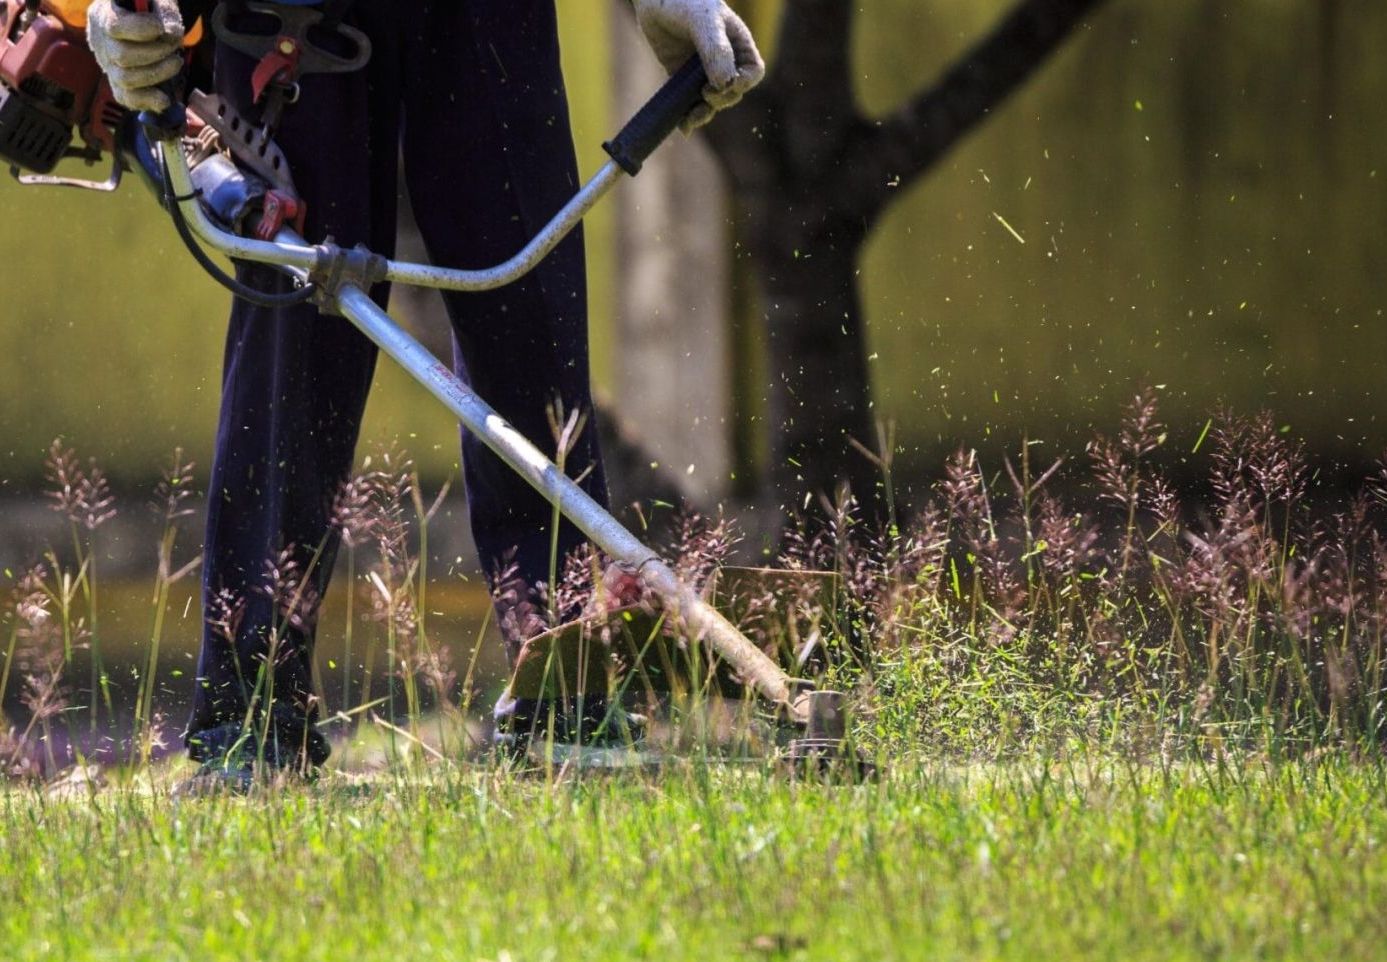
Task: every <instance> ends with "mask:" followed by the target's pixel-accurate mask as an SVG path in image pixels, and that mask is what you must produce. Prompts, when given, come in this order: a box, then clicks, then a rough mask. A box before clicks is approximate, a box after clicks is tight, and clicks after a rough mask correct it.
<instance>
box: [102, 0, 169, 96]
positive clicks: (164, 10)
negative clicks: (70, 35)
mask: <svg viewBox="0 0 1387 962" xmlns="http://www.w3.org/2000/svg"><path fill="white" fill-rule="evenodd" d="M87 43H88V44H89V45H90V46H91V49H92V53H93V54H95V55H96V62H97V63H99V64H100V65H101V69H102V71H104V72H105V74H106V77H107V79H108V80H110V81H111V93H112V94H114V95H115V98H116V102H117V103H119V104H120V105H121V106H122V107H127V108H129V109H130V110H151V111H154V112H155V113H158V112H159V111H161V110H164V109H165V108H166V107H168V106H169V97H168V94H166V93H164V92H163V91H162V90H160V89H159V85H160V84H162V83H164V82H165V81H166V80H172V79H173V78H174V77H176V76H178V73H179V71H181V70H182V69H183V55H182V53H181V49H182V45H183V18H182V16H181V15H180V14H179V12H178V3H177V2H176V0H152V2H151V4H150V12H149V13H132V12H131V11H129V10H122V9H121V8H120V7H118V6H116V5H115V3H114V2H113V0H96V2H95V3H93V4H92V5H91V7H89V8H88V10H87Z"/></svg>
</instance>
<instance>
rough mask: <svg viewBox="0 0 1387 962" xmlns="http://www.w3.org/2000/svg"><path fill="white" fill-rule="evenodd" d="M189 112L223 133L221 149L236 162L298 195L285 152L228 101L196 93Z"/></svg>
mask: <svg viewBox="0 0 1387 962" xmlns="http://www.w3.org/2000/svg"><path fill="white" fill-rule="evenodd" d="M188 110H189V111H190V112H192V113H193V114H194V115H196V116H197V118H198V119H199V120H201V121H202V122H203V123H205V124H206V125H207V126H209V127H211V128H212V129H213V130H215V131H216V132H217V133H219V134H221V140H222V146H223V147H225V148H226V149H227V150H229V151H231V153H232V155H233V156H234V157H235V158H236V159H237V160H239V161H240V162H241V163H243V164H245V165H246V166H247V167H249V168H250V169H251V170H253V171H255V173H257V174H259V175H260V176H261V177H262V178H264V179H265V180H266V181H268V182H269V183H270V184H271V185H273V186H275V187H277V188H279V189H280V190H284V191H287V192H288V193H290V194H293V195H294V196H298V192H297V191H296V190H295V189H294V178H293V176H292V175H291V174H290V173H289V160H288V158H287V157H285V156H284V151H282V150H281V149H280V148H279V145H278V144H276V143H275V142H274V141H273V140H271V139H270V136H269V134H268V133H266V132H265V131H264V130H262V129H261V128H259V127H257V126H256V125H255V124H252V123H251V122H250V121H249V120H247V119H246V118H244V117H242V116H241V115H240V114H239V113H237V112H236V109H235V108H234V107H232V106H231V104H229V103H227V102H226V99H225V98H223V97H219V96H217V95H215V94H208V93H203V92H202V91H201V90H194V91H193V95H192V96H191V97H189V98H188Z"/></svg>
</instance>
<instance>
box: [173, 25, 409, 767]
mask: <svg viewBox="0 0 1387 962" xmlns="http://www.w3.org/2000/svg"><path fill="white" fill-rule="evenodd" d="M373 39H374V40H376V41H377V47H378V50H377V55H376V57H375V58H373V63H372V66H370V67H368V68H367V71H366V72H361V73H356V74H348V75H336V76H328V75H315V76H308V77H304V78H303V80H302V96H301V99H300V100H299V102H298V103H297V104H295V105H293V106H291V107H289V108H288V109H287V110H286V112H285V115H284V119H283V122H282V125H281V127H280V130H279V133H278V135H277V140H278V142H279V144H280V146H281V147H282V148H283V149H284V151H285V153H286V155H287V157H288V159H289V162H290V165H291V169H292V170H293V174H294V178H295V182H296V186H297V187H298V189H299V192H300V194H301V195H302V196H303V198H304V199H305V200H306V201H307V204H308V224H307V233H308V236H309V239H310V240H321V239H322V238H324V237H325V236H328V235H331V236H332V237H333V238H334V239H335V240H336V241H337V242H338V243H339V244H341V245H343V246H351V245H354V244H356V243H366V244H367V245H369V246H370V247H372V249H374V250H377V251H380V252H382V253H385V254H387V255H388V254H389V253H390V252H391V251H392V250H393V243H394V231H395V172H396V158H397V156H398V152H397V145H398V109H397V105H398V77H397V76H396V75H395V73H394V71H395V64H396V63H397V62H398V60H397V58H396V57H394V56H392V50H391V47H392V44H393V35H384V34H383V35H380V36H378V37H373ZM254 66H255V65H254V62H253V61H252V60H251V59H250V58H248V57H246V56H244V55H242V54H239V53H237V52H235V51H230V50H227V49H225V48H221V49H219V50H218V56H217V71H216V73H217V90H218V92H219V93H221V94H222V96H224V97H227V98H229V99H230V100H231V102H232V103H233V104H235V105H236V107H237V108H238V109H239V110H241V111H243V112H244V113H245V114H246V115H247V116H253V115H254V109H253V107H252V106H251V104H250V103H249V101H250V74H251V71H252V70H253V69H254ZM241 274H242V278H243V279H244V280H246V281H247V282H248V283H250V284H251V285H253V286H255V287H257V288H264V289H270V288H275V287H278V288H279V289H284V288H283V279H282V278H281V277H280V276H279V275H277V274H276V273H275V272H273V271H271V270H269V269H266V268H245V269H243V270H242V271H241ZM376 293H377V294H378V296H379V297H382V298H383V296H384V294H385V291H384V290H383V289H382V290H381V291H379V292H376ZM375 359H376V350H375V347H374V345H372V344H371V343H370V342H369V341H368V340H367V339H366V338H365V337H364V336H363V335H361V334H360V333H359V332H358V331H357V330H356V329H355V328H353V327H352V326H351V325H350V324H349V323H348V322H347V321H345V320H343V319H341V318H337V317H330V316H324V315H321V314H319V313H318V312H317V311H316V310H315V309H314V308H313V307H311V306H301V307H296V308H292V309H285V310H267V309H263V308H257V307H253V306H251V305H249V304H247V303H245V302H242V301H237V302H236V303H235V304H234V306H233V308H232V313H231V323H230V329H229V332H228V336H227V342H226V356H225V362H224V364H225V366H224V373H223V383H222V404H221V414H220V420H219V424H218V430H217V441H216V454H215V456H214V460H213V464H212V478H211V486H210V488H209V492H208V512H207V535H206V545H205V555H204V568H203V592H204V605H205V621H206V624H205V627H204V635H203V643H202V653H201V656H200V658H199V661H198V672H197V687H196V691H195V695H194V704H193V713H192V719H191V721H190V723H189V726H188V732H187V735H186V742H187V745H188V748H189V751H190V754H191V755H192V756H193V758H195V759H199V760H207V759H215V758H218V757H220V756H222V755H224V754H225V753H226V752H227V751H228V750H229V749H230V748H231V747H232V746H233V745H235V744H236V743H238V742H240V741H243V740H244V738H245V736H246V735H247V734H248V733H247V731H246V730H245V729H244V723H245V721H246V720H247V718H250V719H252V720H253V725H254V727H253V728H252V729H251V730H250V732H249V734H251V735H252V736H254V735H255V734H257V733H258V731H259V730H260V726H261V725H263V724H265V717H264V714H263V713H264V709H265V706H266V704H267V703H268V704H270V706H271V707H270V715H269V719H270V725H269V732H270V735H271V739H272V741H271V743H270V744H269V745H266V746H265V751H266V752H267V755H268V757H269V758H270V759H271V760H272V761H274V762H276V763H278V764H282V765H296V766H297V765H303V764H304V763H305V762H306V763H308V764H313V765H316V764H320V763H321V762H322V761H323V760H325V759H326V757H327V753H328V747H327V742H326V740H325V739H323V737H322V736H321V735H320V734H319V733H318V732H317V731H316V729H315V728H314V725H313V722H314V720H315V718H316V716H317V706H316V705H315V704H314V696H313V691H312V682H311V677H312V671H311V659H312V642H313V629H314V622H315V620H316V616H317V603H318V601H319V599H320V598H321V596H322V593H323V592H324V591H325V590H326V587H327V581H328V576H329V574H330V572H331V569H332V562H333V557H334V553H335V548H336V539H335V537H334V536H333V533H332V532H331V530H330V527H329V512H330V510H331V505H332V500H333V497H334V495H335V493H336V491H337V489H338V488H339V486H340V485H341V483H342V482H343V481H344V480H345V479H346V477H347V475H348V473H349V471H350V469H351V464H352V459H353V453H354V448H355V444H356V439H357V433H358V429H359V426H360V421H361V415H362V410H363V407H364V405H365V402H366V395H367V391H368V390H369V387H370V383H371V376H372V372H373V369H374V365H375ZM319 552H321V553H319ZM315 554H317V558H316V561H315V560H314V556H315ZM271 564H275V565H276V566H277V567H278V569H279V571H278V576H277V578H276V575H274V574H273V573H272V572H271V569H270V565H271ZM310 567H311V568H312V570H311V571H308V570H307V569H309V568H310ZM305 574H307V575H308V577H307V579H306V582H304V581H303V576H304V575H305ZM276 580H278V581H279V582H280V584H278V585H276V584H274V583H273V582H274V581H276ZM295 580H298V581H300V583H303V584H304V587H303V588H302V589H296V588H295V587H294V585H293V582H294V581H295ZM295 600H297V602H298V603H297V604H296V605H291V602H293V601H295ZM289 607H293V608H294V609H295V610H293V611H288V610H286V609H287V608H289Z"/></svg>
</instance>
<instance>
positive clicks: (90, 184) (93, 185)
mask: <svg viewBox="0 0 1387 962" xmlns="http://www.w3.org/2000/svg"><path fill="white" fill-rule="evenodd" d="M65 156H67V157H70V158H78V159H81V160H85V161H87V163H91V162H92V157H91V154H90V153H89V152H88V151H84V150H75V149H69V150H68V152H67V154H66V155H65ZM124 172H125V166H124V165H123V164H122V163H121V159H120V154H119V153H117V154H114V155H113V156H112V160H111V173H110V175H109V176H107V178H106V179H105V180H87V179H83V178H80V177H58V176H55V175H53V174H25V173H22V172H21V171H20V169H19V168H18V167H16V166H13V165H11V167H10V176H11V177H13V178H14V179H15V180H17V181H19V182H20V183H21V184H23V185H24V186H25V187H77V188H80V189H82V190H95V191H99V192H101V193H103V194H109V193H110V192H111V191H113V190H115V189H116V188H117V187H119V186H120V178H121V175H122V174H123V173H124Z"/></svg>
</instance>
